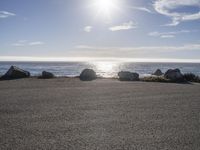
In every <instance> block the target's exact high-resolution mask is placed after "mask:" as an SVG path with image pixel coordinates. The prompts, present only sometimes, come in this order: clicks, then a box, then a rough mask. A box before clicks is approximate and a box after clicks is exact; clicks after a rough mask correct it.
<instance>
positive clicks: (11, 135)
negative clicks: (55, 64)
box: [0, 78, 200, 150]
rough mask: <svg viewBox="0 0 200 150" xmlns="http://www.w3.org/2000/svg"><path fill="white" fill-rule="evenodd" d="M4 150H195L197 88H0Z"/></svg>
mask: <svg viewBox="0 0 200 150" xmlns="http://www.w3.org/2000/svg"><path fill="white" fill-rule="evenodd" d="M0 149H1V150H36V149H45V150H50V149H55V150H85V149H87V150H96V149H98V150H104V149H105V150H111V149H115V150H116V149H119V150H121V149H124V150H128V149H131V150H132V149H133V150H134V149H135V150H161V149H162V150H197V149H200V84H172V83H145V82H120V81H117V80H112V79H101V80H100V79H99V80H96V81H92V82H81V81H79V80H78V79H64V78H60V79H52V80H41V79H21V80H12V81H0Z"/></svg>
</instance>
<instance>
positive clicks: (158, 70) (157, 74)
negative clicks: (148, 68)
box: [153, 69, 163, 76]
mask: <svg viewBox="0 0 200 150" xmlns="http://www.w3.org/2000/svg"><path fill="white" fill-rule="evenodd" d="M153 75H155V76H162V75H163V73H162V71H161V70H160V69H157V70H156V71H155V72H154V73H153Z"/></svg>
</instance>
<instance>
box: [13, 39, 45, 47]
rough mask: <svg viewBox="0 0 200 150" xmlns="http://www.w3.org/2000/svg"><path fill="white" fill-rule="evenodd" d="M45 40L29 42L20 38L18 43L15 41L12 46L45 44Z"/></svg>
mask: <svg viewBox="0 0 200 150" xmlns="http://www.w3.org/2000/svg"><path fill="white" fill-rule="evenodd" d="M44 44H45V43H44V42H41V41H34V42H28V41H27V40H19V41H18V42H16V43H13V44H12V46H16V47H23V46H37V45H44Z"/></svg>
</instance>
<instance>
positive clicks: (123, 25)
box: [109, 21, 137, 31]
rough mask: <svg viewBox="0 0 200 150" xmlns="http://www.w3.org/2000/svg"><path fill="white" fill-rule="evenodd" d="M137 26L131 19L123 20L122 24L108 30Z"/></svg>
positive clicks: (127, 28) (128, 28)
mask: <svg viewBox="0 0 200 150" xmlns="http://www.w3.org/2000/svg"><path fill="white" fill-rule="evenodd" d="M134 28H137V24H136V23H134V22H133V21H129V22H125V23H123V24H122V25H118V26H113V27H110V28H109V30H111V31H120V30H130V29H134Z"/></svg>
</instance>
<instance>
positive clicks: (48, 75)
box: [41, 71, 54, 79]
mask: <svg viewBox="0 0 200 150" xmlns="http://www.w3.org/2000/svg"><path fill="white" fill-rule="evenodd" d="M41 78H42V79H51V78H54V74H53V73H51V72H47V71H43V72H42V76H41Z"/></svg>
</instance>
